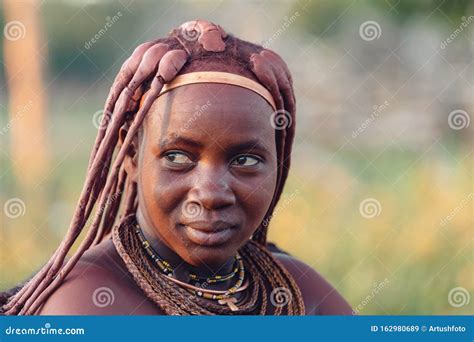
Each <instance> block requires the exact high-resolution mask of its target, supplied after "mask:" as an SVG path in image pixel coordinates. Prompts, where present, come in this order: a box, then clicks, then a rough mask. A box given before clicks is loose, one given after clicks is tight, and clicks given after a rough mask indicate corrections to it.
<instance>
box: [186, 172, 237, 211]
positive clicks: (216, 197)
mask: <svg viewBox="0 0 474 342" xmlns="http://www.w3.org/2000/svg"><path fill="white" fill-rule="evenodd" d="M230 181H231V174H230V173H229V171H228V169H227V168H223V167H222V168H217V167H213V166H211V165H208V166H204V167H201V168H200V170H199V172H198V174H197V175H196V177H195V178H194V182H193V183H194V184H193V185H192V187H191V190H190V193H189V198H188V199H189V200H192V201H196V202H198V203H200V205H202V206H203V207H204V208H206V209H208V210H213V209H214V210H215V209H219V208H223V207H227V206H231V205H233V204H234V203H235V202H236V198H235V194H234V192H233V190H232V188H231V185H230Z"/></svg>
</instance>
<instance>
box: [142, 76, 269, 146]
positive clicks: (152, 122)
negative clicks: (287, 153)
mask: <svg viewBox="0 0 474 342" xmlns="http://www.w3.org/2000/svg"><path fill="white" fill-rule="evenodd" d="M272 112H273V110H272V108H271V106H270V105H269V104H268V103H267V102H266V100H265V99H263V98H262V97H261V96H260V95H258V94H256V93H254V92H252V91H250V90H248V89H245V88H241V87H237V86H233V85H222V84H193V85H188V86H184V87H180V88H176V89H174V90H172V91H170V92H169V93H166V94H164V95H162V96H161V97H159V98H158V99H157V100H156V101H155V103H154V104H153V106H152V107H151V108H150V112H149V113H148V115H147V117H148V118H147V120H146V123H145V126H146V129H147V131H148V132H149V133H150V137H152V138H153V139H154V140H156V139H159V140H163V139H166V140H170V137H178V136H179V137H188V138H192V139H193V140H203V141H204V142H205V141H208V140H210V141H212V140H214V141H217V142H219V141H220V140H226V141H229V142H230V141H231V140H232V142H233V143H236V142H237V141H244V140H260V141H261V143H264V144H265V145H267V146H268V143H270V145H272V144H271V143H273V142H274V136H275V133H274V128H273V127H272V125H271V115H272ZM147 135H148V133H147ZM267 140H268V141H269V142H267V143H266V141H267ZM272 146H273V145H272Z"/></svg>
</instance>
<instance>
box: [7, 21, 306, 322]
mask: <svg viewBox="0 0 474 342" xmlns="http://www.w3.org/2000/svg"><path fill="white" fill-rule="evenodd" d="M196 37H197V38H196ZM193 71H224V72H232V73H237V74H240V75H243V76H245V77H248V78H250V79H252V80H255V81H257V82H259V83H261V84H263V85H264V86H265V87H266V88H267V89H268V90H269V91H270V93H271V95H272V96H273V98H274V100H275V103H276V105H277V112H283V113H285V115H287V116H288V120H289V124H288V125H286V127H283V128H282V129H277V130H276V131H275V132H276V134H275V135H276V145H277V151H276V152H277V160H278V169H277V186H276V190H275V193H274V196H273V199H272V202H271V204H270V207H269V209H268V211H267V213H266V215H265V218H264V220H263V221H262V224H260V226H259V227H258V229H257V230H256V232H255V233H254V235H253V237H252V239H253V240H254V241H255V242H256V243H258V245H259V246H261V247H259V248H258V249H256V248H250V249H248V251H246V252H245V251H244V254H245V253H246V255H248V257H249V258H254V260H256V261H255V264H254V263H253V262H252V263H251V264H250V265H249V267H250V268H254V269H255V270H257V269H258V270H260V272H267V273H268V272H270V273H271V272H274V271H275V270H277V271H278V272H277V276H276V277H277V278H275V279H277V280H276V281H277V283H279V284H281V283H284V284H289V285H288V286H289V287H291V289H292V291H294V292H295V293H296V294H297V295H298V296H297V298H299V299H298V302H297V304H298V306H299V307H300V310H298V309H297V308H292V309H291V310H292V312H304V304H302V302H301V294H300V293H299V290H298V289H297V286H296V285H295V283H294V281H293V279H292V278H291V276H290V275H289V274H288V273H287V272H286V271H285V270H284V268H283V266H281V265H279V264H278V263H276V260H275V259H274V258H273V257H272V256H271V254H270V253H268V252H267V253H263V254H262V253H261V252H258V251H264V250H265V248H264V247H265V245H266V236H267V227H268V221H269V220H270V218H271V214H272V212H273V210H274V208H275V206H276V204H277V202H278V200H279V198H280V196H281V193H282V190H283V186H284V184H285V181H286V178H287V176H288V170H289V167H290V153H291V146H292V142H293V138H294V124H293V125H292V122H294V119H295V96H294V92H293V85H292V83H293V82H292V79H291V75H290V72H289V70H288V67H287V66H286V64H285V62H284V61H283V60H282V59H281V58H280V57H279V56H278V55H277V54H276V53H274V52H273V51H270V50H268V49H265V48H263V47H261V46H259V45H255V44H252V43H249V42H246V41H243V40H240V39H238V38H236V37H233V36H232V35H228V34H227V33H226V32H225V31H224V30H223V29H222V28H221V27H220V26H219V25H215V24H213V23H210V22H207V21H202V20H197V21H191V22H187V23H184V24H183V25H181V26H180V27H178V28H176V29H174V30H172V31H171V32H170V34H169V35H168V37H167V38H163V39H157V40H155V41H152V42H146V43H143V44H141V45H139V46H138V47H137V48H136V49H135V50H134V51H133V53H132V55H131V56H130V57H129V58H128V59H127V60H126V61H125V62H124V63H123V65H122V67H121V68H120V71H119V73H118V74H117V76H116V78H115V80H114V82H113V84H112V86H111V89H110V91H109V94H108V96H107V100H106V102H105V105H104V110H103V116H102V121H101V125H100V127H99V130H98V133H97V137H96V140H95V143H94V146H93V148H92V152H91V155H90V158H89V162H88V167H87V174H86V178H85V181H84V186H83V189H82V191H81V194H80V196H79V200H78V203H77V206H76V208H75V211H74V215H73V217H72V220H71V224H70V226H69V229H68V230H67V232H66V235H65V236H64V238H63V239H62V241H61V243H60V245H59V247H58V248H57V249H56V251H55V252H54V253H53V255H52V256H51V258H50V259H49V260H48V262H47V263H46V264H45V265H44V266H43V267H42V268H41V269H40V270H39V271H38V272H37V273H36V274H35V275H34V277H33V278H31V279H30V280H29V281H28V282H26V283H25V284H24V285H23V286H22V287H21V288H20V289H19V290H17V291H16V293H15V294H13V295H10V294H8V297H9V298H8V301H7V302H6V303H5V305H3V307H2V308H1V310H0V311H1V312H2V313H4V314H6V315H29V314H35V313H36V312H37V310H38V309H39V308H40V306H41V305H42V304H43V303H44V302H45V301H46V299H47V298H48V297H49V296H50V295H51V293H53V291H55V289H56V288H57V287H58V286H59V285H60V284H61V282H62V281H63V280H64V279H65V277H66V276H67V275H68V274H69V272H70V271H71V270H72V268H73V267H74V266H75V265H76V263H77V262H78V260H79V259H80V258H81V256H82V255H83V254H84V252H85V251H86V250H87V249H89V248H90V246H91V245H96V244H98V243H99V242H100V241H101V240H102V239H103V238H104V236H106V235H107V234H109V233H110V232H111V230H112V227H113V226H114V223H115V222H116V221H117V219H118V218H120V219H122V218H125V217H127V216H128V215H130V214H133V213H134V212H135V210H136V208H137V189H136V184H135V183H133V182H131V181H130V180H129V179H128V177H127V173H126V171H125V169H124V167H123V166H122V165H123V160H124V158H125V156H126V153H127V150H128V149H129V147H130V144H131V141H132V139H133V138H134V136H135V135H136V133H137V131H138V129H139V128H140V126H141V124H142V122H143V120H144V118H145V116H146V115H147V113H148V111H149V109H150V107H151V105H152V104H153V102H154V101H155V100H156V99H157V98H158V96H159V94H160V91H161V90H162V87H163V85H164V84H165V83H168V82H170V81H171V80H173V79H174V78H175V77H176V76H177V75H178V74H184V73H190V72H193ZM146 90H147V91H148V92H147V96H146V97H145V99H144V101H143V104H142V106H140V107H139V106H138V104H139V103H140V99H141V98H142V95H143V94H144V92H145V91H146ZM122 127H127V128H128V129H127V130H126V135H125V138H124V140H123V142H122V143H120V142H119V132H120V130H121V128H122ZM114 155H115V158H114ZM94 209H95V211H94ZM93 212H94V214H92V213H93ZM88 222H90V223H89V224H88ZM263 222H266V224H263ZM84 228H86V229H87V232H86V235H85V237H84V239H83V241H82V242H81V243H80V245H79V247H78V249H77V250H76V252H75V253H74V254H73V255H72V256H71V257H70V258H69V259H67V254H68V252H69V251H70V249H71V247H72V245H73V244H74V242H75V241H76V239H77V237H78V236H79V235H80V233H81V232H82V231H83V230H84ZM257 260H258V261H259V262H261V263H263V264H264V265H266V267H268V268H265V269H260V268H259V267H258V265H257V263H256V262H257ZM134 276H135V275H134ZM257 281H258V280H257ZM272 285H273V284H272ZM162 286H164V287H163V288H162V290H166V286H169V285H166V284H162ZM255 286H257V285H254V287H255ZM262 291H265V290H264V289H262ZM146 292H147V294H150V295H151V289H149V291H148V290H147V291H146ZM148 292H149V293H148ZM257 292H258V291H257ZM257 292H255V291H254V292H253V295H252V296H255V298H253V302H252V303H254V302H255V301H256V300H257V297H258V298H259V300H260V301H261V302H262V304H261V305H262V306H264V307H266V300H267V299H266V297H267V296H266V292H265V293H257ZM161 293H166V291H162V292H161ZM2 295H4V296H5V294H2ZM181 295H182V296H185V294H184V292H183V293H181ZM166 299H167V300H163V299H162V298H161V299H160V298H156V302H157V303H158V304H159V305H160V306H162V307H164V308H165V311H169V312H173V313H174V312H177V313H185V312H192V313H196V314H207V313H209V311H208V310H204V311H203V310H202V309H200V307H199V306H196V305H194V304H192V303H188V302H189V301H188V302H185V303H182V302H180V301H179V300H177V299H176V298H172V296H171V297H168V298H166ZM181 299H182V298H181ZM169 303H174V304H173V305H172V307H173V308H169V305H170V304H169ZM1 304H2V303H1V302H0V305H1ZM166 307H168V309H166ZM301 308H303V310H301ZM216 310H218V311H219V309H216ZM221 312H222V310H221Z"/></svg>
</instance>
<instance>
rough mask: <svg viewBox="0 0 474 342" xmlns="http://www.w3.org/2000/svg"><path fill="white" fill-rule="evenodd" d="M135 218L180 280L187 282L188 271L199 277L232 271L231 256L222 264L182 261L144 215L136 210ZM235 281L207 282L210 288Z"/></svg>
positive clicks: (232, 261) (209, 276) (221, 286)
mask: <svg viewBox="0 0 474 342" xmlns="http://www.w3.org/2000/svg"><path fill="white" fill-rule="evenodd" d="M136 219H137V222H138V225H139V226H140V228H141V230H142V232H143V235H144V236H145V238H146V239H147V240H148V242H149V243H150V245H151V246H152V247H153V249H154V250H155V251H156V253H158V255H159V256H160V257H161V258H163V259H164V260H166V261H167V262H169V263H170V264H171V266H172V267H173V269H174V272H173V274H174V276H175V277H176V278H177V279H178V280H181V281H185V282H187V281H188V280H189V278H188V275H189V274H190V273H193V274H196V275H197V276H199V277H200V278H212V277H213V276H215V275H218V274H220V275H222V274H229V273H230V272H232V270H233V267H234V264H235V259H234V258H231V259H229V260H227V261H226V262H225V263H224V264H223V265H205V264H203V265H199V266H194V265H191V264H189V263H187V262H186V261H184V260H183V259H182V258H181V257H180V256H179V255H178V254H177V253H175V252H174V251H173V250H172V249H171V248H170V247H169V246H168V245H167V244H166V242H165V241H164V240H163V239H162V238H161V237H160V236H159V234H158V233H157V232H156V230H154V229H153V228H151V227H152V226H151V224H149V223H148V220H147V219H146V218H145V215H143V213H142V212H141V211H140V210H138V211H137V215H136ZM234 282H235V280H234V279H229V280H227V281H224V282H221V283H213V284H208V286H209V288H210V289H211V288H212V289H226V288H228V287H230V286H232V284H233V283H234ZM206 286H207V285H206Z"/></svg>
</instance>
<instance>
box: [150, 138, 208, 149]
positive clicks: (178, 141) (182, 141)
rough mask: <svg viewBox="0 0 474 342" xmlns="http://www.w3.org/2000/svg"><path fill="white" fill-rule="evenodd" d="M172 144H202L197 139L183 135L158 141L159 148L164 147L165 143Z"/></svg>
mask: <svg viewBox="0 0 474 342" xmlns="http://www.w3.org/2000/svg"><path fill="white" fill-rule="evenodd" d="M173 144H183V145H188V146H191V147H198V148H200V147H203V146H204V144H202V143H200V142H199V141H196V140H194V139H191V138H185V137H173V138H171V139H170V138H164V139H162V140H161V141H160V143H159V145H160V148H164V147H165V146H166V145H173Z"/></svg>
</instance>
